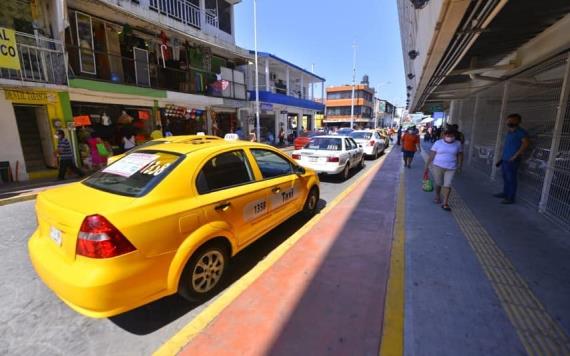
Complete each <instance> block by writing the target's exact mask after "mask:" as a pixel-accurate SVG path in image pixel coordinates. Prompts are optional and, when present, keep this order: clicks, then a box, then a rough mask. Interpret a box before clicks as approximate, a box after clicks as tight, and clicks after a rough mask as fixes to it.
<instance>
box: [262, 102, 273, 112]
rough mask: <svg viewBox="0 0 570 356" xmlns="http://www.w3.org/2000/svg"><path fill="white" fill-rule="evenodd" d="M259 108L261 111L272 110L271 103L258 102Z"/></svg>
mask: <svg viewBox="0 0 570 356" xmlns="http://www.w3.org/2000/svg"><path fill="white" fill-rule="evenodd" d="M259 109H261V111H273V104H269V103H261V104H259Z"/></svg>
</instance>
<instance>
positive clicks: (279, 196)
mask: <svg viewBox="0 0 570 356" xmlns="http://www.w3.org/2000/svg"><path fill="white" fill-rule="evenodd" d="M250 153H251V155H252V157H253V160H254V161H255V164H256V168H258V169H259V174H260V175H261V179H262V181H263V182H264V183H265V186H266V189H267V190H266V191H267V196H268V201H269V211H270V213H271V221H272V226H275V225H278V224H280V223H281V222H283V221H284V220H286V219H288V218H289V217H291V216H292V215H294V214H296V213H297V212H299V210H300V209H301V208H302V206H303V204H304V201H305V197H306V196H307V191H306V188H305V187H304V185H303V184H301V182H300V178H299V176H298V175H297V174H295V171H294V169H293V164H292V163H291V161H290V160H289V159H288V158H286V157H284V156H282V155H281V154H279V153H277V152H275V151H273V150H270V149H263V148H251V149H250Z"/></svg>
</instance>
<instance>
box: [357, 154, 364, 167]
mask: <svg viewBox="0 0 570 356" xmlns="http://www.w3.org/2000/svg"><path fill="white" fill-rule="evenodd" d="M358 168H360V169H364V155H363V156H362V158H361V159H360V162H359V163H358Z"/></svg>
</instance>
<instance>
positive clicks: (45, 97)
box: [4, 89, 57, 104]
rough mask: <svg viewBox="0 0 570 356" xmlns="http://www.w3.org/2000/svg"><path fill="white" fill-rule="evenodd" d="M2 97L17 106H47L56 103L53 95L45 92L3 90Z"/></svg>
mask: <svg viewBox="0 0 570 356" xmlns="http://www.w3.org/2000/svg"><path fill="white" fill-rule="evenodd" d="M4 97H5V98H6V100H10V101H13V102H16V103H18V104H49V103H53V102H55V101H57V98H56V94H55V93H50V92H45V91H30V90H11V89H5V90H4Z"/></svg>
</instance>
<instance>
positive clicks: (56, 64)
mask: <svg viewBox="0 0 570 356" xmlns="http://www.w3.org/2000/svg"><path fill="white" fill-rule="evenodd" d="M16 43H17V45H16V46H17V49H18V56H19V58H20V70H14V69H0V78H2V79H11V80H20V81H29V82H39V83H46V84H59V85H65V84H67V69H66V65H65V54H64V50H63V44H62V42H60V41H56V40H53V39H51V38H47V37H43V36H39V35H31V34H27V33H23V32H16Z"/></svg>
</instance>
